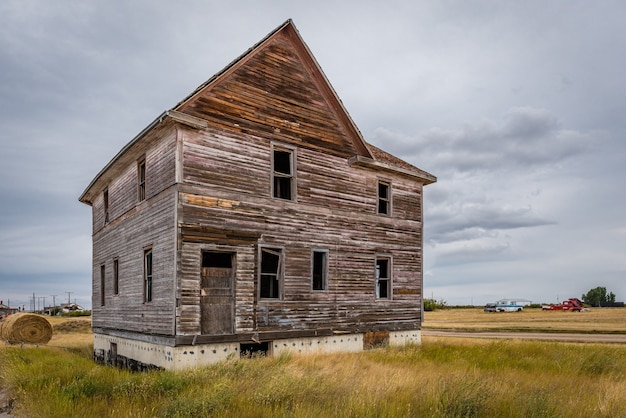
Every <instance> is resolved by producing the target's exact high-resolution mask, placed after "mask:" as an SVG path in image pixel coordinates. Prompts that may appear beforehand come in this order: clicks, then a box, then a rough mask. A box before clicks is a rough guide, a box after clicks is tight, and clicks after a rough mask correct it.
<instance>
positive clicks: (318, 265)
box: [312, 250, 328, 290]
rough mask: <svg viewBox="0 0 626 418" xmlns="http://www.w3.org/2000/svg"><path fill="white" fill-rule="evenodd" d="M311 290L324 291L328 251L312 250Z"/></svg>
mask: <svg viewBox="0 0 626 418" xmlns="http://www.w3.org/2000/svg"><path fill="white" fill-rule="evenodd" d="M312 261H313V274H312V276H313V277H312V278H313V290H325V289H326V286H327V284H326V283H327V275H328V251H327V250H313V260H312Z"/></svg>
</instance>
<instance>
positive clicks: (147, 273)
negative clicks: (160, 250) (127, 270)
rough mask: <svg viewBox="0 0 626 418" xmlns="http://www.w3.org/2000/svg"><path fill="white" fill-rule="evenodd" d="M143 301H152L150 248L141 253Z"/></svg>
mask: <svg viewBox="0 0 626 418" xmlns="http://www.w3.org/2000/svg"><path fill="white" fill-rule="evenodd" d="M143 301H144V302H150V301H152V248H148V249H146V250H144V252H143Z"/></svg>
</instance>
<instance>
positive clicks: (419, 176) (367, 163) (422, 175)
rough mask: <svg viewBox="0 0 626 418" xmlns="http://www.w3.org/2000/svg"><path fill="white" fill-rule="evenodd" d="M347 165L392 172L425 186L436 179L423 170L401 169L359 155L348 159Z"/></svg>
mask: <svg viewBox="0 0 626 418" xmlns="http://www.w3.org/2000/svg"><path fill="white" fill-rule="evenodd" d="M348 162H349V164H350V165H351V166H352V165H355V166H360V167H367V168H372V169H378V170H385V171H389V172H394V173H397V174H401V175H404V176H407V177H411V178H414V179H416V180H418V181H419V182H420V183H422V184H424V185H427V184H432V183H435V182H437V177H435V176H433V175H432V174H430V173H428V172H426V171H423V170H419V169H418V170H409V169H406V168H402V167H398V166H395V165H392V164H388V163H386V162H383V161H380V160H374V159H372V158H367V157H363V156H360V155H357V156H354V157H352V158H350V159H349V160H348Z"/></svg>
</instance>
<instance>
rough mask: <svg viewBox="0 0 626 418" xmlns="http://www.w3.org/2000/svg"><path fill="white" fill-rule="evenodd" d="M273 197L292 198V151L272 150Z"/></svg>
mask: <svg viewBox="0 0 626 418" xmlns="http://www.w3.org/2000/svg"><path fill="white" fill-rule="evenodd" d="M273 164H274V167H273V183H274V184H273V187H274V197H277V198H280V199H286V200H292V196H293V192H292V188H293V152H291V151H279V150H274V162H273Z"/></svg>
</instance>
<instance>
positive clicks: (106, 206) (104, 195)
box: [102, 189, 109, 224]
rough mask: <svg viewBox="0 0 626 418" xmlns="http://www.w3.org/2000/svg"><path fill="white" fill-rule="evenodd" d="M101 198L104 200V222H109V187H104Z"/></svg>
mask: <svg viewBox="0 0 626 418" xmlns="http://www.w3.org/2000/svg"><path fill="white" fill-rule="evenodd" d="M102 199H103V200H104V223H105V224H106V223H108V222H109V189H104V192H103V193H102Z"/></svg>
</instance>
